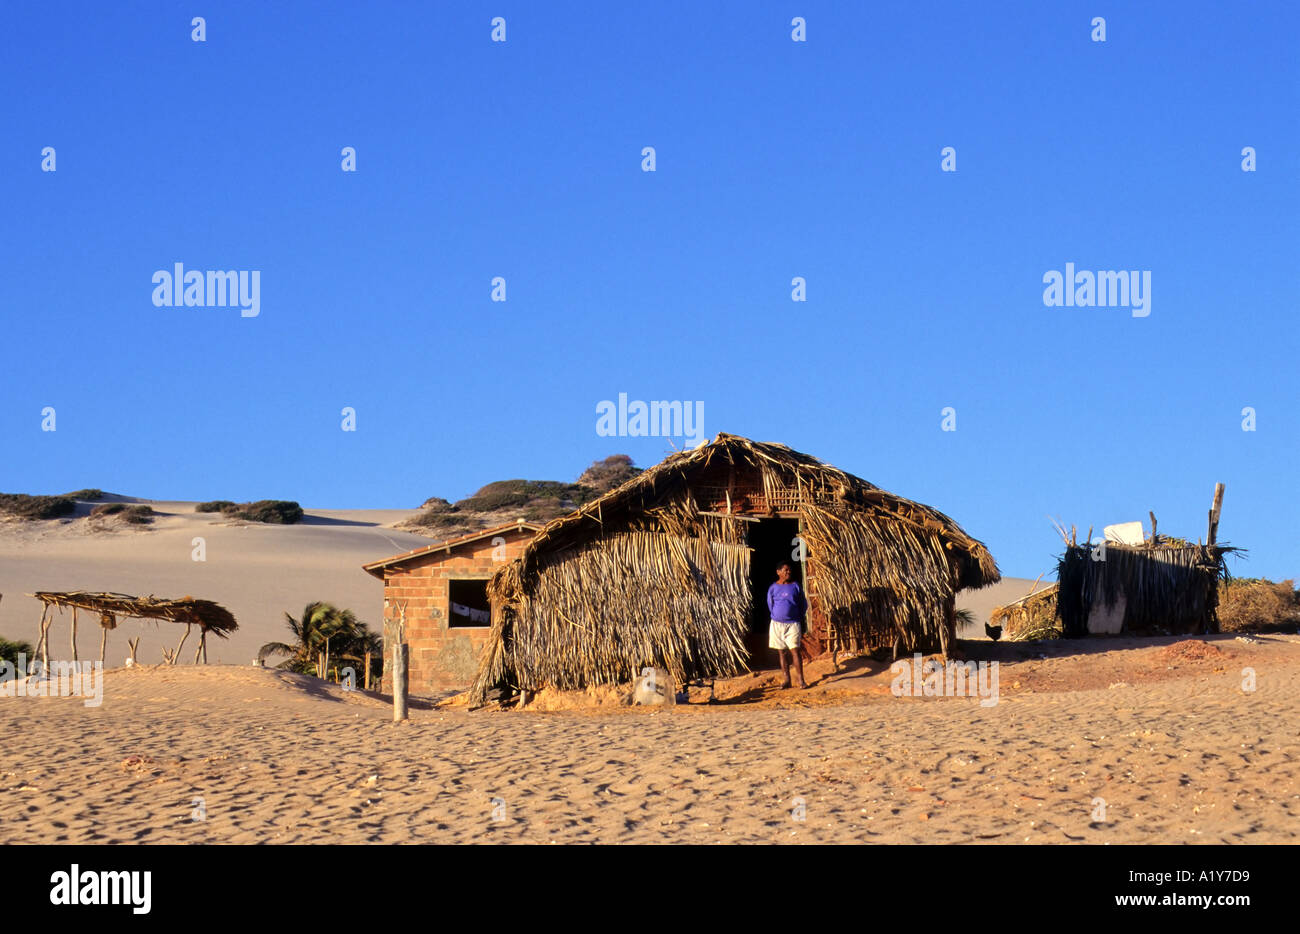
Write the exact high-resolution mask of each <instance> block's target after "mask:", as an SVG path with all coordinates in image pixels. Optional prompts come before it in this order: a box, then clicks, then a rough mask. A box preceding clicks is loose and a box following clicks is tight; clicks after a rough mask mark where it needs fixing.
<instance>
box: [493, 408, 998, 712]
mask: <svg viewBox="0 0 1300 934" xmlns="http://www.w3.org/2000/svg"><path fill="white" fill-rule="evenodd" d="M776 515H781V516H788V517H798V518H799V519H800V521H801V535H802V536H803V538H804V540H805V542H806V544H807V546H808V549H809V554H810V556H811V560H812V562H813V567H814V568H815V586H813V587H810V594H811V595H812V599H813V601H814V605H815V606H816V607H819V608H820V610H821V612H822V614H823V616H824V618H825V624H826V627H827V628H828V630H829V633H828V634H829V636H831V637H833V638H834V639H836V640H837V641H839V642H843V641H844V637H847V636H852V637H853V639H854V640H856V641H858V642H859V643H861V642H863V641H873V640H874V641H876V642H880V641H886V640H888V641H892V640H894V639H898V640H899V641H900V642H901V644H902V645H903V646H904V647H905V648H907V649H908V650H911V648H913V647H916V646H921V645H925V646H934V647H935V648H939V647H944V648H946V646H947V645H948V643H949V641H950V640H951V639H952V638H954V636H953V625H954V622H953V597H954V594H955V593H956V591H957V590H958V589H962V588H966V587H982V586H985V585H987V584H991V583H994V582H996V581H997V580H999V574H998V569H997V565H996V563H995V562H994V560H993V556H992V555H990V554H989V552H988V549H987V548H985V547H984V545H983V544H982V543H981V542H979V541H977V540H976V539H974V538H972V537H970V536H969V535H967V534H966V533H965V532H964V531H963V530H962V529H961V527H960V526H959V525H957V523H956V522H954V521H953V520H952V519H951V518H949V517H948V516H946V515H944V514H943V513H941V512H939V511H938V510H936V509H932V508H931V507H929V506H924V505H922V504H920V503H915V502H912V501H911V500H908V499H904V498H903V497H901V496H896V495H894V494H892V493H888V492H886V491H884V490H881V489H879V488H878V487H875V486H873V485H871V484H870V483H868V482H867V481H865V480H863V479H861V478H859V477H855V476H853V475H852V474H849V473H845V472H844V471H842V470H839V469H837V468H835V467H832V466H830V465H828V464H824V463H822V462H821V461H819V460H817V459H816V458H814V457H811V456H809V455H807V454H801V453H799V452H798V451H794V450H792V449H790V448H788V447H786V446H785V445H782V444H773V443H765V442H756V441H750V440H749V439H747V438H742V437H739V436H737V435H728V434H720V435H718V437H717V438H716V439H715V440H714V441H712V442H710V443H709V444H706V445H703V446H701V447H699V448H696V449H694V450H691V451H682V452H679V453H676V454H673V455H671V456H669V457H668V458H666V459H665V460H664V461H662V462H661V463H659V464H657V465H655V466H654V467H651V468H649V469H648V470H646V471H644V472H643V473H641V474H639V475H638V476H636V477H634V478H632V479H631V480H629V481H627V482H626V483H624V484H623V485H622V486H619V487H617V488H616V489H614V490H611V491H610V492H609V493H606V494H605V495H603V496H601V497H600V498H598V499H596V500H593V501H591V502H590V503H587V504H586V505H584V506H583V507H581V508H580V509H577V510H575V511H574V512H572V513H570V514H568V515H566V516H562V517H560V518H558V519H555V520H552V521H551V522H550V523H548V524H547V525H546V526H545V527H544V528H543V529H542V530H541V531H540V532H539V533H538V534H537V535H536V536H534V538H533V539H532V540H531V541H530V542H529V543H528V544H527V545H526V546H525V547H524V550H523V552H522V554H521V556H520V557H519V558H518V559H516V560H515V561H512V562H510V563H509V564H507V565H505V566H504V567H502V568H501V570H499V571H498V572H497V573H496V575H495V576H494V577H493V578H492V580H491V582H490V583H489V585H488V589H489V592H490V594H491V595H492V603H493V629H492V633H491V634H490V636H489V641H488V644H487V645H486V647H485V649H484V652H483V655H482V656H481V659H480V669H479V674H478V677H477V679H476V681H475V684H474V687H473V688H472V692H471V693H472V695H473V696H474V697H476V698H482V697H485V696H486V692H487V691H488V690H489V689H491V688H492V687H494V686H496V685H497V684H499V683H501V682H502V681H506V682H511V683H514V684H516V685H519V686H521V687H523V688H524V689H527V690H535V689H538V688H540V687H543V686H546V685H551V686H554V687H558V688H562V689H567V688H574V687H583V686H586V685H590V684H599V683H609V682H612V681H619V680H627V679H629V678H630V677H631V676H632V674H633V673H634V672H635V671H636V670H637V669H638V668H639V667H640V666H642V665H650V664H655V665H660V666H662V667H666V668H668V669H669V670H670V671H671V672H672V673H673V674H674V675H675V676H676V677H677V678H679V679H683V678H689V677H696V676H701V675H716V674H727V673H733V672H735V671H737V670H739V668H740V667H742V666H743V661H744V658H745V655H746V650H745V648H744V644H743V637H744V633H745V632H746V630H747V628H748V620H749V610H750V585H749V573H750V567H749V557H750V555H749V549H748V548H747V547H746V537H745V535H746V533H745V528H744V526H745V524H746V523H744V522H742V521H738V520H739V519H740V518H741V517H742V516H748V517H751V518H753V517H759V518H761V517H763V516H776Z"/></svg>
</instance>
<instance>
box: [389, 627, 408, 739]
mask: <svg viewBox="0 0 1300 934" xmlns="http://www.w3.org/2000/svg"><path fill="white" fill-rule="evenodd" d="M409 661H410V654H409V648H408V646H407V644H406V643H405V642H394V643H393V722H394V723H400V722H401V721H403V720H405V719H406V700H407V697H406V670H407V663H408V662H409Z"/></svg>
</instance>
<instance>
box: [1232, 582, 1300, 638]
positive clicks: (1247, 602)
mask: <svg viewBox="0 0 1300 934" xmlns="http://www.w3.org/2000/svg"><path fill="white" fill-rule="evenodd" d="M1297 624H1300V594H1297V592H1296V590H1295V581H1293V580H1284V581H1279V582H1277V583H1274V582H1273V581H1270V580H1266V579H1262V578H1245V577H1239V578H1236V579H1235V580H1232V581H1230V582H1228V583H1227V584H1225V585H1224V586H1223V587H1222V588H1221V589H1220V590H1219V628H1220V629H1221V630H1222V631H1223V632H1243V631H1247V630H1260V629H1283V628H1286V629H1289V628H1291V627H1292V626H1295V625H1297Z"/></svg>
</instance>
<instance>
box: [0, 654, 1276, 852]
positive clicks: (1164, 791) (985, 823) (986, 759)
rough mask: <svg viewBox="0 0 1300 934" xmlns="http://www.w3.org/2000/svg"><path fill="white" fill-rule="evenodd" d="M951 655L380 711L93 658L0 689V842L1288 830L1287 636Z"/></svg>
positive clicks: (307, 683) (211, 673)
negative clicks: (614, 703)
mask: <svg viewBox="0 0 1300 934" xmlns="http://www.w3.org/2000/svg"><path fill="white" fill-rule="evenodd" d="M962 649H963V651H964V652H965V653H966V654H967V655H968V656H969V657H970V658H972V659H974V660H980V661H997V662H999V665H1000V668H999V672H1000V674H999V683H1000V695H999V702H998V703H997V704H996V705H995V706H988V707H985V706H981V705H980V703H979V701H978V700H977V699H973V698H953V697H944V698H925V697H921V698H911V697H908V698H898V697H895V696H893V695H892V694H891V693H890V691H889V685H890V682H891V680H892V679H891V674H890V672H889V671H888V667H887V666H886V665H884V664H883V663H876V662H872V661H870V660H869V659H854V660H852V661H850V662H849V663H848V664H846V665H844V666H843V670H842V671H840V672H838V673H834V674H832V673H831V672H830V671H829V669H828V666H827V665H826V664H825V663H821V662H819V663H817V664H816V665H814V666H811V668H810V674H811V676H812V677H813V679H814V681H815V682H816V683H815V684H814V685H813V687H812V688H811V689H810V690H808V691H805V692H796V691H780V690H778V689H777V688H776V687H775V686H774V677H773V675H771V674H770V673H762V674H758V675H750V676H745V677H742V678H737V679H731V680H729V681H726V682H721V683H719V684H718V685H717V686H716V695H717V698H718V700H719V701H720V702H719V703H715V704H713V705H708V704H704V703H692V704H689V705H678V706H676V707H673V708H635V709H628V708H617V709H599V710H586V711H567V712H550V713H548V712H538V711H529V710H525V711H487V710H482V711H477V712H469V711H467V710H465V709H464V708H453V709H447V708H438V707H434V706H432V705H428V704H421V705H419V706H418V707H417V709H415V710H413V711H412V719H411V720H410V721H409V722H407V723H404V724H393V723H392V722H391V712H390V709H389V708H388V707H387V706H386V705H385V704H384V701H383V699H382V698H378V697H370V696H366V695H359V694H355V693H353V694H348V693H345V692H343V691H342V690H341V689H340V688H339V687H338V686H336V685H330V684H326V683H324V682H320V681H317V680H316V679H313V678H307V677H303V676H298V675H289V674H284V673H280V672H276V671H268V670H264V669H256V668H251V667H234V666H223V667H216V666H212V667H207V668H202V667H199V668H194V667H186V666H180V667H173V668H163V667H158V668H152V669H134V670H117V671H112V672H109V673H108V675H107V678H106V690H105V696H104V701H103V703H102V705H100V706H99V707H94V708H90V707H86V706H85V705H84V703H83V701H82V700H80V699H77V698H48V699H47V698H18V697H13V698H0V734H2V735H4V736H5V737H6V742H5V743H3V744H0V843H13V842H20V841H23V842H65V841H66V842H102V843H130V842H160V843H161V842H168V843H170V842H179V843H187V842H223V843H253V842H281V843H288V842H297V843H302V842H384V843H402V842H539V843H546V842H564V843H571V842H605V843H615V842H669V841H672V842H700V843H712V842H790V843H806V842H960V843H969V842H992V843H1071V842H1080V843H1085V842H1086V843H1201V842H1249V843H1280V842H1296V840H1297V839H1300V820H1298V819H1297V818H1300V637H1297V636H1293V635H1282V636H1264V637H1256V641H1250V642H1247V641H1240V640H1238V639H1234V638H1232V637H1229V636H1219V637H1211V638H1210V639H1209V640H1208V641H1205V642H1201V641H1187V640H1183V641H1179V640H1177V639H1172V638H1169V639H1152V640H1135V639H1127V640H1119V639H1113V640H1105V639H1098V640H1088V641H1084V642H1058V643H1040V644H1018V645H1007V644H1002V643H998V644H993V643H988V642H983V643H963V644H962ZM1246 668H1251V669H1253V670H1254V671H1255V674H1256V678H1257V688H1256V690H1254V691H1253V692H1247V691H1243V670H1244V669H1246ZM695 695H696V699H702V697H701V696H700V693H699V692H698V691H697V692H695ZM196 799H202V809H203V815H202V816H203V817H204V819H203V820H195V819H194V816H195V812H196V808H197V807H198V806H199V805H198V802H197V800H196ZM1098 799H1103V800H1104V807H1105V813H1104V819H1096V818H1097V817H1099V816H1100V813H1101V812H1100V810H1099V808H1100V807H1101V805H1102V803H1103V801H1099V800H1098ZM797 816H802V817H803V819H802V820H797V819H796V817H797Z"/></svg>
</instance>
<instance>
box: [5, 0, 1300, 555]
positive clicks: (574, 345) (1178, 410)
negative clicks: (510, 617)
mask: <svg viewBox="0 0 1300 934" xmlns="http://www.w3.org/2000/svg"><path fill="white" fill-rule="evenodd" d="M1298 11H1300V5H1297V4H1295V3H1290V2H1286V3H1281V2H1279V3H1267V2H1265V3H1249V4H1240V5H1226V4H1196V3H1178V4H1172V3H1170V4H1163V3H1141V4H1129V3H1118V2H1111V0H1107V2H1105V3H1097V2H1089V3H1074V2H1063V3H1057V2H1051V3H1043V2H1026V3H993V4H972V3H921V2H907V3H883V4H881V3H870V4H866V3H861V4H859V3H854V4H840V5H832V4H826V3H814V2H807V0H795V2H787V3H777V4H771V3H753V2H738V3H718V4H712V3H706V4H700V3H681V4H678V3H650V4H635V5H633V4H609V3H590V4H558V3H545V4H542V3H518V2H502V3H451V4H443V3H439V4H432V3H419V4H416V3H411V4H393V3H373V2H372V3H364V4H362V3H351V4H335V3H330V4H307V3H300V4H269V3H251V2H250V3H223V2H215V0H203V2H201V3H193V4H188V5H179V6H178V5H177V4H174V3H131V4H120V5H119V4H113V5H109V4H98V3H96V4H90V3H86V4H66V3H45V4H36V3H24V4H21V5H13V6H11V7H9V8H7V9H6V11H5V32H6V36H5V40H4V48H5V52H4V55H3V56H0V81H2V87H3V93H2V94H0V116H2V118H3V119H2V121H0V122H2V124H3V127H4V133H3V145H2V146H0V203H3V211H2V212H0V231H3V233H2V237H3V241H2V245H3V249H4V256H5V274H4V276H3V279H0V297H3V309H4V311H3V314H4V329H3V334H4V337H5V341H6V344H7V348H6V352H5V353H4V355H3V358H2V359H3V361H4V366H3V368H0V390H2V399H3V405H2V406H0V440H2V441H3V448H2V449H0V450H2V452H3V462H2V463H0V490H4V491H6V492H10V491H12V492H61V491H66V490H69V489H75V488H80V487H85V486H97V487H102V488H104V489H107V490H112V491H115V492H122V493H128V494H134V495H138V496H144V497H149V498H154V499H164V498H186V499H206V498H224V499H237V500H242V499H252V498H263V497H274V498H286V499H297V500H299V501H301V502H302V503H303V504H304V505H306V506H308V507H321V508H324V507H334V508H345V507H411V506H414V505H416V504H418V503H420V502H421V501H423V500H424V499H425V498H426V497H429V496H432V495H441V496H446V497H448V498H450V499H457V498H459V497H462V496H465V495H468V494H469V493H471V492H472V491H473V490H474V489H476V488H477V487H479V486H480V485H482V484H483V483H486V482H488V481H490V480H494V479H501V478H507V477H528V478H537V479H571V478H573V477H575V476H576V475H577V474H578V472H579V471H580V470H581V469H582V468H583V467H584V466H586V465H587V464H588V463H590V462H591V461H592V460H594V459H596V458H599V457H604V456H606V455H608V454H612V453H620V452H625V453H628V454H631V455H632V456H633V458H634V459H635V460H636V461H637V463H639V464H642V465H648V464H650V463H653V462H655V461H657V460H658V459H659V458H660V457H661V456H662V455H663V454H665V453H666V452H667V451H668V450H669V449H670V446H669V442H668V440H667V439H663V438H604V437H599V436H597V434H596V431H595V423H596V405H597V403H599V402H600V401H601V400H605V399H616V398H617V395H618V393H620V392H625V393H627V394H628V396H629V398H631V399H647V400H648V399H669V400H692V401H696V400H698V401H700V402H703V404H704V427H705V430H706V432H707V433H708V434H709V435H713V434H715V433H716V432H718V431H728V432H734V433H737V434H743V435H747V436H749V437H753V438H756V439H760V440H773V441H782V442H784V443H787V444H789V445H791V446H793V447H795V448H798V449H800V450H804V451H807V452H809V453H812V454H815V455H817V456H819V457H821V458H823V459H824V460H827V461H829V462H831V463H833V464H835V465H836V466H839V467H842V468H844V469H846V470H849V471H851V472H853V473H856V474H858V475H860V476H862V477H865V478H866V479H868V480H870V481H871V482H873V483H875V484H877V485H879V486H882V487H884V488H886V489H889V490H892V491H894V492H897V493H900V494H902V495H904V496H907V497H910V498H912V499H917V500H920V501H922V502H926V503H930V504H932V505H934V506H936V507H937V508H940V509H942V510H944V511H945V512H948V513H949V514H951V515H952V516H954V517H955V518H956V519H957V520H958V521H959V522H960V523H962V524H963V525H964V526H965V527H966V528H967V529H968V530H969V531H970V532H971V533H972V534H974V535H976V536H977V537H979V538H981V539H983V540H984V541H986V542H987V543H988V544H989V546H990V547H991V549H992V551H993V553H994V555H995V556H996V557H997V558H998V560H999V562H1000V564H1001V566H1002V569H1003V571H1004V573H1008V574H1014V575H1024V576H1031V577H1032V576H1036V575H1037V574H1038V573H1039V572H1041V571H1044V570H1047V569H1049V568H1050V567H1051V565H1052V560H1053V555H1055V554H1056V553H1057V552H1058V551H1059V539H1058V538H1057V537H1056V534H1055V532H1054V531H1053V530H1052V528H1051V526H1050V524H1049V522H1048V516H1049V515H1050V516H1056V517H1059V518H1061V519H1063V520H1064V521H1065V522H1066V523H1067V524H1069V523H1075V524H1077V525H1079V526H1080V528H1081V530H1082V529H1086V528H1087V527H1088V526H1090V525H1095V526H1097V528H1098V529H1100V527H1101V526H1102V525H1103V524H1107V523H1111V522H1119V521H1126V520H1134V519H1142V520H1144V521H1145V520H1146V515H1147V511H1148V510H1154V511H1155V512H1156V515H1157V518H1158V519H1159V520H1160V529H1161V531H1165V532H1168V533H1171V534H1183V535H1186V536H1189V537H1196V536H1198V535H1202V534H1204V529H1205V513H1206V510H1207V509H1208V507H1209V504H1210V499H1211V494H1212V490H1213V485H1214V482H1215V481H1223V482H1225V483H1226V484H1227V496H1226V500H1225V505H1224V514H1223V523H1222V532H1221V537H1223V538H1226V539H1229V540H1231V541H1232V542H1234V543H1237V544H1241V545H1244V546H1247V547H1249V548H1250V549H1251V556H1250V559H1249V560H1248V561H1244V562H1236V563H1234V564H1233V565H1232V570H1233V571H1234V573H1238V574H1248V575H1268V576H1272V577H1275V578H1277V577H1285V576H1294V575H1300V546H1298V545H1297V539H1298V537H1297V528H1296V526H1297V523H1296V518H1297V508H1296V476H1297V470H1296V462H1297V457H1298V455H1300V443H1298V442H1297V439H1298V438H1300V418H1298V414H1297V401H1298V400H1300V376H1298V375H1297V370H1296V359H1297V354H1296V351H1297V344H1298V343H1300V339H1298V338H1297V310H1298V308H1300V302H1298V301H1297V299H1298V298H1300V275H1298V271H1300V263H1298V262H1297V257H1298V255H1300V254H1298V251H1297V247H1300V181H1298V180H1300V121H1297V113H1298V112H1300V110H1298V108H1297V101H1298V99H1300V64H1298V58H1300V57H1298V56H1297V55H1296V52H1295V37H1296V35H1297V33H1298V31H1300V12H1298ZM195 15H202V16H204V17H206V20H207V41H206V42H204V43H196V42H193V41H191V38H190V33H191V26H190V19H191V17H192V16H195ZM498 15H499V16H504V17H505V18H506V21H507V41H506V42H505V43H503V44H502V43H493V42H492V41H490V32H491V28H490V20H491V19H492V17H493V16H498ZM796 15H798V16H803V17H804V18H805V19H806V21H807V31H808V41H807V42H806V43H795V42H792V41H791V39H790V30H791V26H790V20H791V18H792V17H793V16H796ZM1097 15H1102V16H1105V17H1106V19H1107V26H1106V29H1107V41H1106V42H1105V43H1095V42H1092V41H1090V31H1091V26H1090V20H1091V19H1092V17H1093V16H1097ZM46 146H52V147H55V149H56V153H57V156H56V158H57V171H56V172H53V173H43V172H42V171H41V170H40V163H41V150H42V149H43V148H44V147H46ZM344 146H353V147H355V148H356V151H357V160H358V171H357V172H356V173H355V174H351V173H344V172H343V171H341V169H340V161H341V156H340V150H341V149H342V148H343V147H344ZM644 146H654V147H655V148H656V151H657V171H656V172H654V173H645V172H642V171H641V150H642V147H644ZM945 146H952V147H955V149H956V152H957V171H956V172H955V173H944V172H942V171H940V151H941V149H942V148H943V147H945ZM1245 146H1253V147H1255V149H1256V151H1257V154H1258V155H1257V159H1258V171H1256V172H1254V173H1245V172H1243V171H1241V158H1242V157H1241V150H1242V148H1243V147H1245ZM176 262H182V263H184V264H185V266H186V267H187V268H188V269H199V270H210V269H244V270H259V271H260V273H261V313H260V315H259V316H258V317H256V318H241V317H240V315H239V312H238V311H237V310H235V309H229V308H184V307H182V308H157V307H155V306H154V305H153V303H152V301H151V295H152V291H153V285H152V283H151V277H152V275H153V273H154V271H155V270H159V269H167V270H170V269H171V267H172V264H173V263H176ZM1068 262H1072V263H1074V264H1075V265H1076V267H1077V268H1079V269H1091V270H1099V269H1137V270H1151V272H1152V278H1153V283H1152V293H1153V294H1152V306H1151V314H1150V316H1149V317H1146V318H1134V317H1132V315H1131V314H1130V313H1129V311H1128V310H1126V309H1123V308H1078V307H1073V308H1049V307H1045V306H1044V304H1043V298H1042V295H1043V289H1044V286H1043V284H1042V277H1043V274H1044V273H1045V272H1047V271H1048V270H1054V269H1055V270H1062V269H1064V267H1065V264H1066V263H1068ZM494 276H503V277H505V278H506V280H507V288H508V293H507V294H508V301H507V302H505V303H504V304H500V303H493V302H491V301H490V281H491V279H492V278H493V277H494ZM795 276H803V277H805V278H806V279H807V283H808V285H807V293H808V300H807V302H806V303H795V302H792V301H791V298H790V291H791V285H790V281H791V279H792V278H793V277H795ZM45 406H53V407H55V409H56V413H57V416H56V417H57V423H56V424H57V430H56V431H55V432H43V431H41V410H42V408H43V407H45ZM344 406H353V407H355V409H356V412H357V431H355V432H351V433H349V432H344V431H342V430H340V422H341V414H340V412H341V409H342V408H343V407H344ZM945 406H952V407H954V408H955V409H956V412H957V430H956V431H955V432H944V431H941V414H940V413H941V410H942V409H943V408H944V407H945ZM1245 406H1252V407H1254V408H1255V410H1256V412H1257V424H1258V430H1256V431H1254V432H1243V431H1242V430H1241V421H1242V415H1241V410H1242V409H1243V407H1245ZM1081 534H1082V532H1081Z"/></svg>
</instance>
